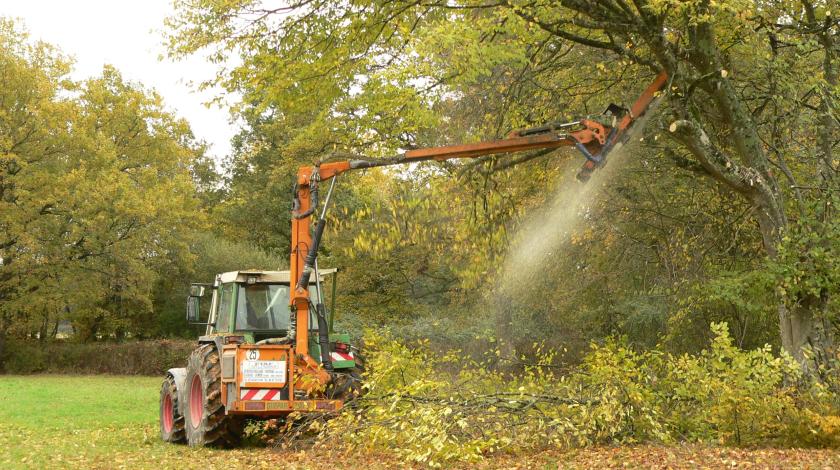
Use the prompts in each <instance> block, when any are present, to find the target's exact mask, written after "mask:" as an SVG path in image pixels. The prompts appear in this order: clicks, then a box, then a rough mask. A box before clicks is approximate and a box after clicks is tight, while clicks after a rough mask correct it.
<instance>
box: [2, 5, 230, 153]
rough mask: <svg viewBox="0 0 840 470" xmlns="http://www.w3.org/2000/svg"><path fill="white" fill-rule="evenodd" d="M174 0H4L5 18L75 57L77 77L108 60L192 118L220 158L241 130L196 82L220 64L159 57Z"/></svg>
mask: <svg viewBox="0 0 840 470" xmlns="http://www.w3.org/2000/svg"><path fill="white" fill-rule="evenodd" d="M171 1H172V0H145V1H141V2H137V1H127V0H63V1H61V0H2V2H0V16H7V17H12V18H19V19H21V20H23V23H24V26H25V28H26V29H27V30H28V31H29V32H30V34H31V36H32V38H33V39H42V40H44V41H46V42H49V43H51V44H53V45H56V46H58V47H59V48H60V49H61V50H62V51H63V52H64V53H65V54H68V55H71V56H73V57H75V60H76V66H75V72H74V73H73V78H75V79H83V78H87V77H90V76H92V75H98V74H99V73H100V72H101V71H102V66H103V65H104V64H111V65H114V66H115V67H117V68H118V69H119V70H120V71H121V72H122V74H123V76H124V77H125V78H127V79H129V80H132V81H139V82H141V83H143V85H145V86H146V87H149V88H154V89H155V90H157V92H158V93H159V94H160V95H161V96H163V98H164V100H165V102H166V105H167V107H168V108H169V109H170V110H171V111H174V112H175V113H176V114H177V115H179V116H181V117H183V118H186V119H187V120H188V121H189V122H190V125H191V126H192V128H193V132H194V133H195V135H196V137H198V138H199V139H202V140H205V141H207V142H208V143H209V144H211V148H210V154H211V155H212V156H214V157H215V158H216V160H217V161H219V159H220V158H221V157H224V156H226V155H227V154H228V153H229V151H230V138H231V137H232V136H233V134H234V133H235V132H236V128H235V126H234V125H233V124H230V123H229V122H228V120H229V119H228V113H227V111H226V110H222V109H218V108H216V107H212V108H209V109H208V108H206V107H205V106H204V105H203V103H204V102H207V101H208V100H209V99H210V98H212V97H213V94H212V93H209V92H207V93H197V92H195V91H193V89H192V88H191V87H190V86H189V84H188V83H189V82H190V81H200V80H203V79H207V78H210V77H212V75H213V73H214V70H215V66H214V65H213V64H210V63H207V62H205V61H203V60H201V59H200V58H191V59H189V60H187V61H183V62H177V63H173V62H170V61H168V60H164V61H163V62H160V61H158V56H159V55H160V54H162V53H163V52H164V48H163V46H162V39H161V34H160V32H159V31H160V30H161V29H163V19H164V18H165V17H166V16H168V15H169V14H170V13H171V12H172V6H171Z"/></svg>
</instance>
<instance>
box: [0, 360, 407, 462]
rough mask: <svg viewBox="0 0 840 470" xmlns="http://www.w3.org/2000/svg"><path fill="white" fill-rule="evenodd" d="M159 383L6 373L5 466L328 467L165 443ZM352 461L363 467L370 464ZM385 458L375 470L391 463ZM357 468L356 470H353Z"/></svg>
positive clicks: (1, 445)
mask: <svg viewBox="0 0 840 470" xmlns="http://www.w3.org/2000/svg"><path fill="white" fill-rule="evenodd" d="M160 383H161V379H160V378H157V377H118V376H61V375H38V376H4V375H0V468H2V469H8V468H27V469H33V468H34V469H40V468H107V469H112V468H130V469H134V468H150V469H169V468H172V469H189V468H201V469H215V468H245V467H249V468H269V467H273V468H276V467H278V466H285V467H286V468H314V467H319V468H324V465H328V464H329V460H322V459H327V458H328V457H327V456H325V455H310V454H307V453H303V452H279V451H277V450H275V449H269V448H261V447H250V448H241V449H235V450H215V449H191V448H189V447H187V446H183V445H171V444H165V443H163V442H162V441H161V440H160V435H159V429H158V391H159V387H160ZM359 459H362V460H365V459H364V458H363V457H361V456H357V457H354V456H351V457H349V461H351V462H352V461H356V462H358V465H360V466H358V467H357V468H365V467H368V465H366V464H364V463H361V462H359ZM388 461H389V460H388V459H387V458H386V459H384V461H383V460H382V459H379V461H377V462H376V463H375V465H373V466H374V467H376V466H378V467H379V468H387V467H390V466H394V465H397V462H395V461H391V462H390V465H389V464H388V463H387V462H388ZM348 468H352V467H348Z"/></svg>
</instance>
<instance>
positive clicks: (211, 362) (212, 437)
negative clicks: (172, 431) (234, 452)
mask: <svg viewBox="0 0 840 470" xmlns="http://www.w3.org/2000/svg"><path fill="white" fill-rule="evenodd" d="M221 374H222V369H221V365H220V364H219V352H218V351H216V347H215V346H214V345H212V344H205V345H202V346H200V347H199V348H198V349H196V350H195V351H193V353H192V354H191V355H190V360H189V364H188V365H187V380H186V381H185V382H184V386H185V387H187V390H186V392H187V393H186V397H187V403H186V404H187V406H186V412H185V413H184V415H185V422H186V426H185V427H186V434H187V442H188V443H189V445H190V446H192V447H195V446H213V447H234V446H236V445H238V444H239V441H240V440H241V438H242V419H240V418H239V417H236V416H228V415H226V414H225V407H224V404H223V403H222V378H221Z"/></svg>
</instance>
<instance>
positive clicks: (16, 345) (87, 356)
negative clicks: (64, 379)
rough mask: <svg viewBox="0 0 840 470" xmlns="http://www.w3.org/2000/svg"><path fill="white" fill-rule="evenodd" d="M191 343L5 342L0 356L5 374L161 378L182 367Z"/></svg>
mask: <svg viewBox="0 0 840 470" xmlns="http://www.w3.org/2000/svg"><path fill="white" fill-rule="evenodd" d="M195 346H196V343H195V341H190V340H154V341H129V342H123V343H109V342H102V343H72V342H61V341H54V342H43V343H42V342H39V341H32V340H27V341H22V340H8V341H7V342H6V344H5V347H4V348H3V355H2V357H0V371H2V372H4V373H7V374H39V373H46V374H117V375H153V376H154V375H161V374H163V372H164V371H165V370H167V369H169V368H171V367H184V366H186V364H187V358H188V357H189V355H190V352H191V351H192V350H193V349H194V348H195Z"/></svg>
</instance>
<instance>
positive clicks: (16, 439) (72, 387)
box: [0, 375, 840, 470]
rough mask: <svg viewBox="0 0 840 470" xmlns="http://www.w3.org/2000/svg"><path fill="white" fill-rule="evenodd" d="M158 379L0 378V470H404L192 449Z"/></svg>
mask: <svg viewBox="0 0 840 470" xmlns="http://www.w3.org/2000/svg"><path fill="white" fill-rule="evenodd" d="M160 380H161V379H159V378H157V377H114V376H55V375H50V376H26V377H20V376H3V375H0V468H2V469H9V468H26V469H30V468H33V469H40V468H50V469H52V468H106V469H115V468H129V469H134V468H149V469H156V470H161V469H190V468H201V469H222V468H317V469H319V470H320V469H324V468H334V467H335V468H347V469H356V468H358V469H362V468H364V469H367V468H380V469H381V468H402V467H404V466H405V465H404V464H402V463H400V462H399V461H397V460H395V459H394V458H393V457H390V456H387V455H369V454H368V455H365V454H360V453H357V454H351V455H346V454H342V453H341V452H339V451H331V450H329V449H320V450H314V449H312V450H309V451H300V452H292V451H280V450H276V449H270V448H261V447H250V448H247V447H246V448H241V449H236V450H213V449H191V448H189V447H186V446H179V445H169V444H164V443H163V442H161V441H160V437H159V435H158V422H157V420H158V387H159V385H160ZM459 467H461V468H469V469H481V468H521V469H532V468H536V469H557V468H663V469H664V468H762V469H763V468H813V469H827V468H840V453H838V452H836V451H830V450H799V449H782V450H779V449H759V450H744V449H726V448H716V447H702V446H674V447H662V446H638V447H598V448H594V449H582V450H573V451H568V452H561V451H549V452H543V453H537V454H531V455H518V456H516V455H502V456H496V457H493V458H489V459H487V460H485V461H483V462H480V463H478V464H466V465H459Z"/></svg>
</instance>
